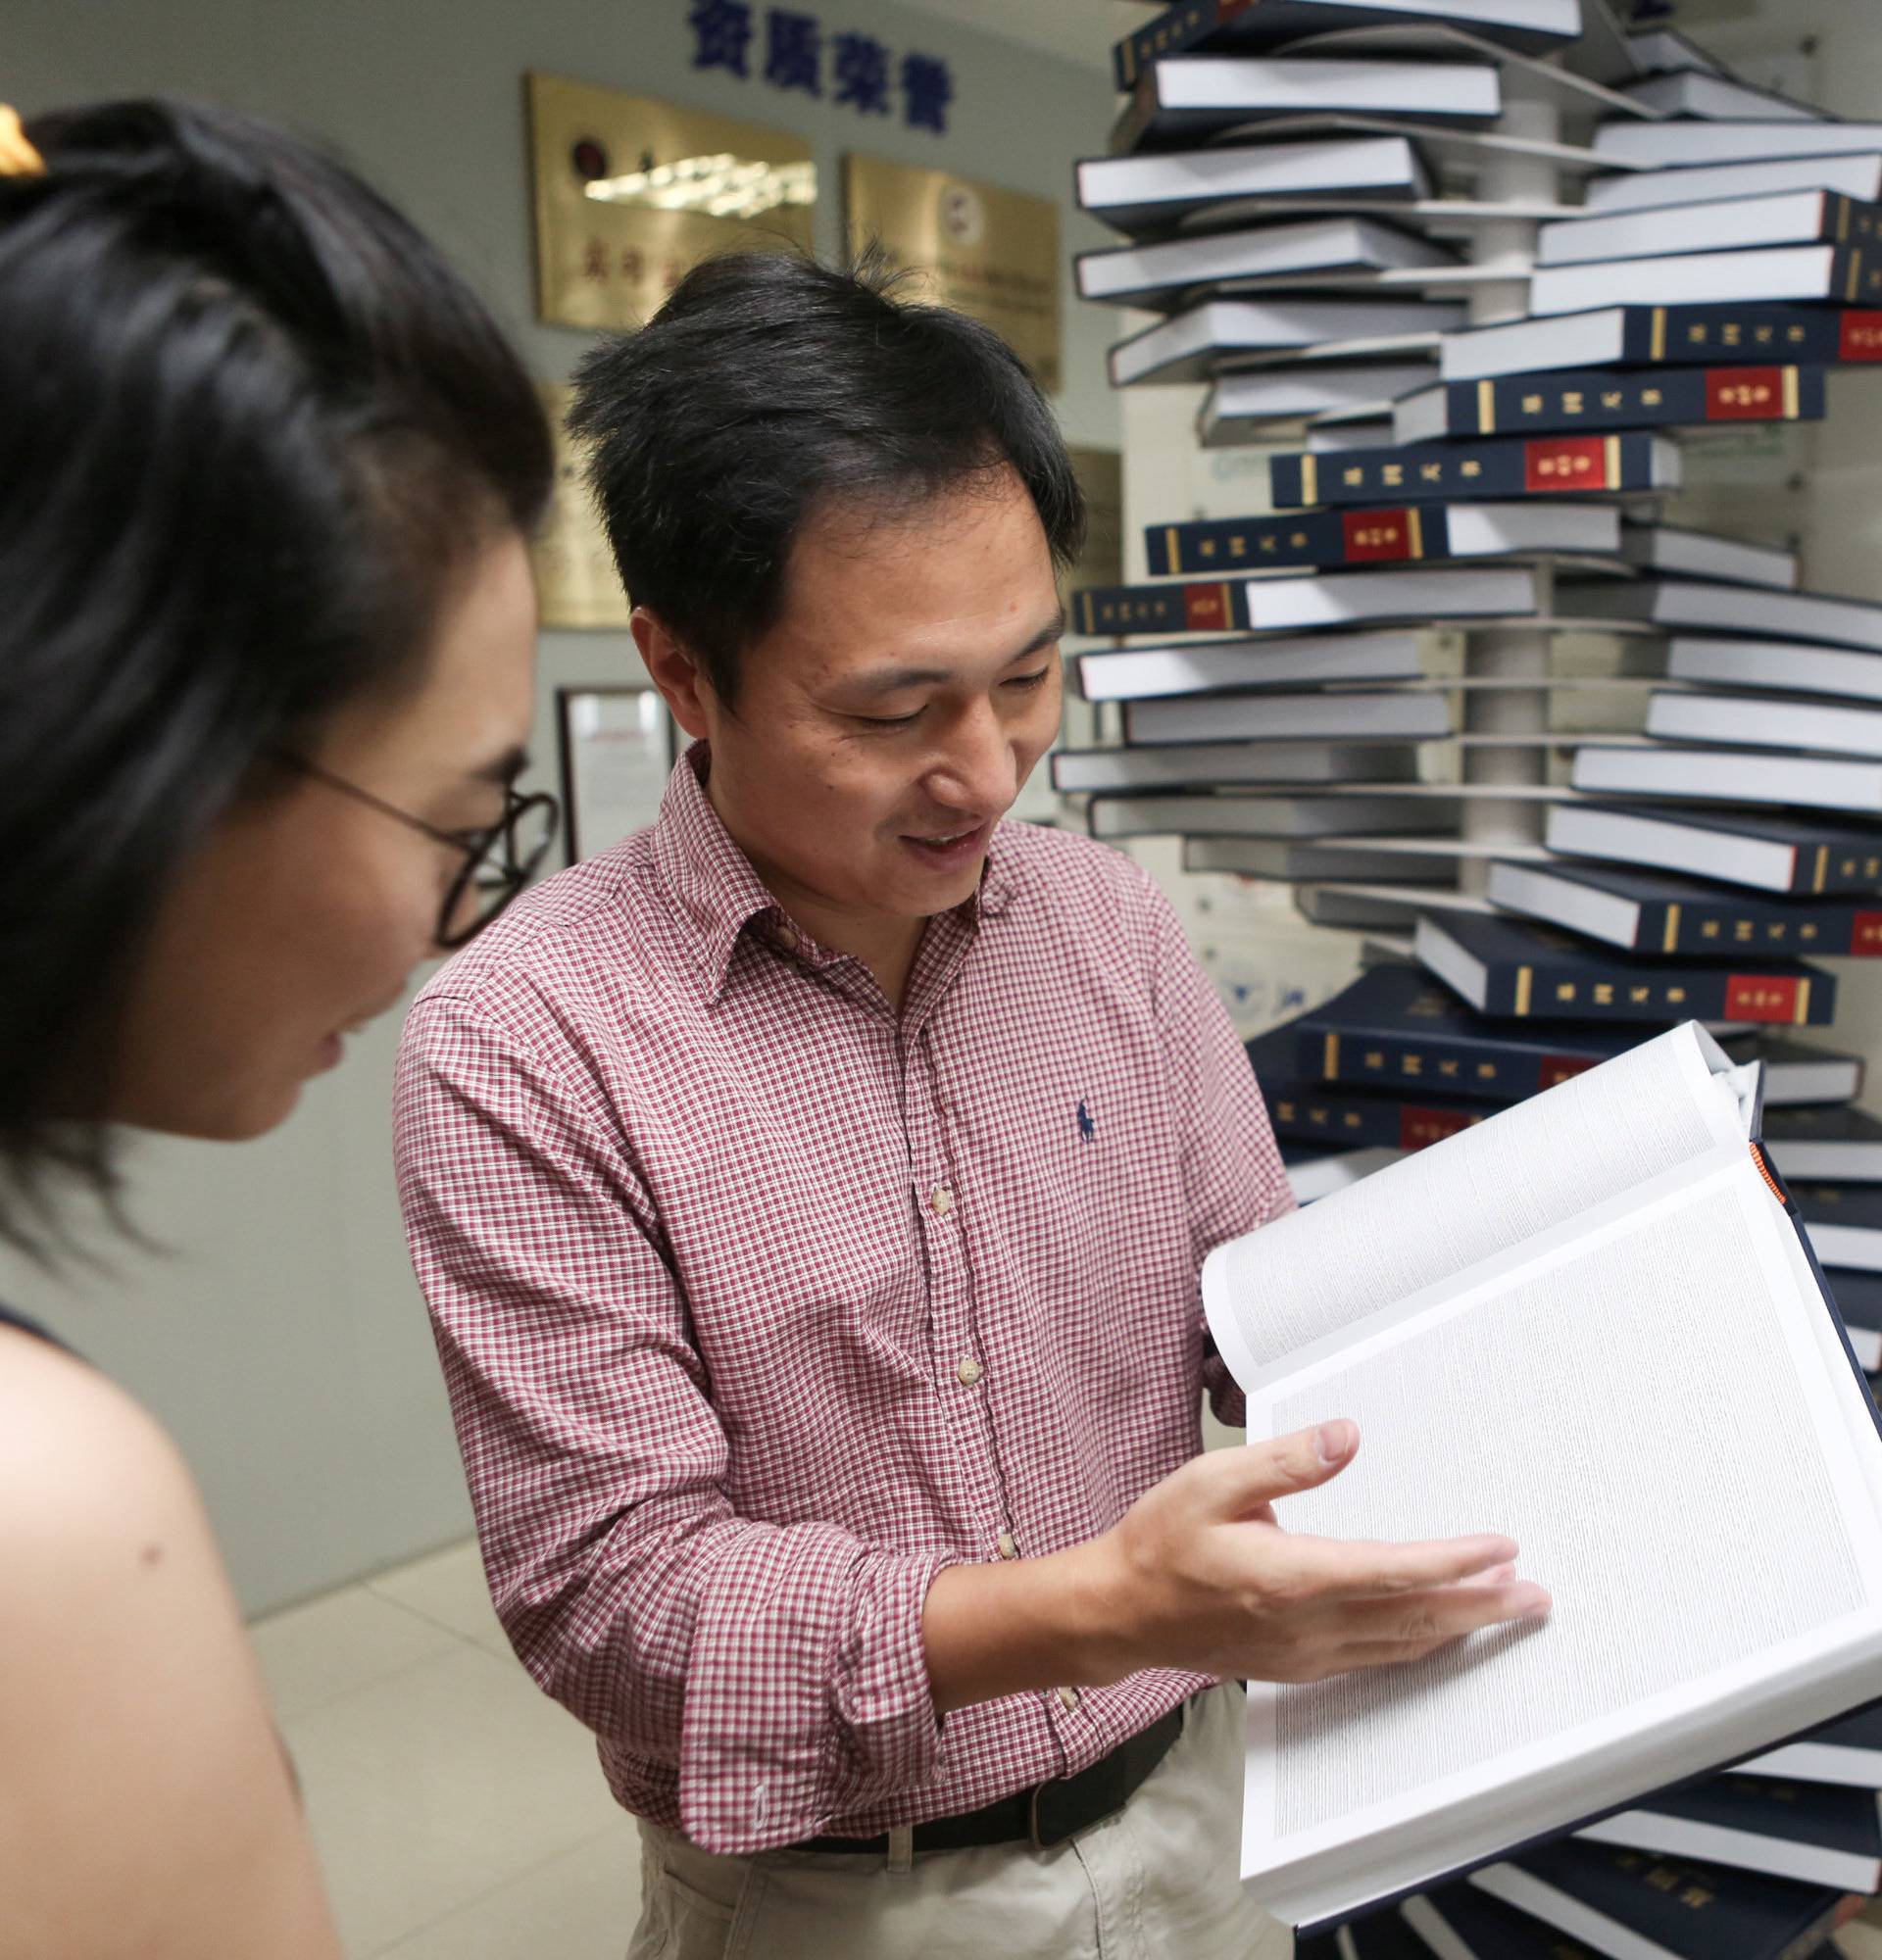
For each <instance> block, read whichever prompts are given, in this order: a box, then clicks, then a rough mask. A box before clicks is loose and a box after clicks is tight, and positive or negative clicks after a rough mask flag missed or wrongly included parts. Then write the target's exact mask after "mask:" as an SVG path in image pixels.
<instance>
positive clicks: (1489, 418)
mask: <svg viewBox="0 0 1882 1960" xmlns="http://www.w3.org/2000/svg"><path fill="white" fill-rule="evenodd" d="M1496 432H1497V384H1496V383H1495V382H1494V381H1479V382H1478V383H1477V433H1478V434H1479V435H1495V434H1496Z"/></svg>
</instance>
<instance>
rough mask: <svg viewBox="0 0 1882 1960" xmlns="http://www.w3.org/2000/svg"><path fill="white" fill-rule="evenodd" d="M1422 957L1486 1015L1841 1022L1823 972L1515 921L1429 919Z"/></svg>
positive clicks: (1421, 934)
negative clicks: (1671, 953)
mask: <svg viewBox="0 0 1882 1960" xmlns="http://www.w3.org/2000/svg"><path fill="white" fill-rule="evenodd" d="M1416 949H1417V956H1418V958H1419V959H1420V960H1421V961H1422V962H1423V964H1424V965H1425V966H1427V967H1428V968H1429V969H1430V970H1431V971H1432V972H1434V973H1435V974H1437V976H1438V977H1439V978H1440V979H1441V980H1443V981H1444V982H1445V984H1446V985H1447V986H1449V987H1451V988H1452V989H1454V990H1455V991H1456V992H1457V993H1458V994H1460V995H1461V996H1462V998H1463V999H1464V1000H1465V1001H1467V1002H1468V1003H1469V1004H1470V1005H1471V1006H1473V1007H1475V1008H1476V1009H1477V1011H1478V1012H1479V1013H1484V1014H1508V1015H1512V1016H1514V1017H1516V1018H1518V1019H1531V1018H1534V1019H1553V1020H1566V1021H1572V1020H1634V1021H1677V1020H1680V1019H1683V1018H1687V1017H1693V1018H1697V1019H1699V1020H1706V1021H1746V1022H1764V1023H1769V1024H1772V1025H1775V1026H1788V1027H1805V1026H1809V1027H1817V1026H1822V1025H1825V1024H1827V1023H1828V1022H1829V1021H1830V1020H1831V1019H1832V1018H1833V1017H1834V1013H1835V1006H1836V982H1835V980H1834V979H1833V978H1832V977H1831V975H1830V974H1829V973H1827V972H1825V971H1824V970H1823V969H1822V968H1820V967H1813V966H1806V965H1803V964H1801V963H1798V962H1791V963H1785V964H1777V963H1765V962H1753V961H1749V960H1748V961H1746V962H1744V963H1743V964H1740V963H1738V962H1736V961H1731V960H1729V959H1720V960H1718V961H1716V962H1711V961H1709V962H1706V963H1700V962H1697V961H1695V962H1692V963H1690V964H1678V965H1674V964H1668V963H1664V962H1661V961H1659V960H1651V959H1638V958H1631V957H1629V956H1626V955H1624V954H1620V953H1613V952H1610V951H1609V950H1607V949H1606V948H1603V947H1590V946H1588V945H1586V944H1584V943H1583V942H1581V941H1578V940H1571V939H1567V938H1565V937H1563V936H1562V935H1561V934H1560V933H1555V932H1550V931H1547V930H1546V929H1544V928H1543V927H1541V926H1536V925H1530V924H1528V923H1526V922H1525V921H1522V920H1518V919H1513V918H1470V917H1465V916H1463V915H1461V914H1458V913H1451V914H1447V915H1446V916H1445V917H1444V918H1443V920H1442V921H1440V920H1439V919H1438V918H1436V917H1426V918H1423V919H1420V920H1419V922H1418V929H1417V935H1416Z"/></svg>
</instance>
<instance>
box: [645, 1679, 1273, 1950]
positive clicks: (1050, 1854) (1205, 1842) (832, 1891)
mask: <svg viewBox="0 0 1882 1960" xmlns="http://www.w3.org/2000/svg"><path fill="white" fill-rule="evenodd" d="M1241 1795H1242V1691H1241V1690H1240V1689H1239V1688H1226V1687H1225V1688H1216V1689H1212V1690H1211V1691H1209V1692H1208V1693H1207V1694H1204V1695H1200V1696H1199V1697H1198V1698H1197V1699H1196V1700H1194V1701H1193V1702H1191V1703H1190V1707H1189V1716H1188V1720H1187V1721H1186V1722H1185V1724H1184V1726H1183V1734H1182V1737H1181V1740H1178V1742H1177V1743H1176V1745H1175V1747H1174V1748H1172V1749H1171V1750H1170V1752H1169V1754H1168V1755H1167V1756H1165V1757H1164V1760H1163V1762H1162V1763H1160V1764H1159V1765H1158V1767H1157V1769H1156V1771H1155V1773H1154V1774H1153V1775H1152V1776H1151V1777H1150V1778H1149V1780H1148V1781H1147V1782H1146V1783H1145V1784H1144V1786H1143V1787H1142V1789H1139V1790H1138V1792H1137V1794H1136V1795H1135V1796H1133V1797H1132V1798H1131V1800H1130V1802H1129V1804H1128V1805H1127V1806H1126V1807H1125V1809H1124V1810H1123V1811H1122V1812H1121V1813H1120V1814H1119V1815H1118V1816H1116V1817H1114V1818H1111V1819H1110V1820H1109V1821H1108V1822H1106V1823H1104V1824H1099V1825H1095V1826H1094V1827H1093V1828H1092V1829H1091V1830H1089V1831H1087V1832H1085V1833H1084V1834H1083V1835H1082V1836H1080V1837H1077V1838H1072V1839H1071V1841H1070V1842H1069V1843H1065V1844H1061V1845H1060V1846H1058V1847H1057V1848H1056V1849H1055V1850H1051V1851H1044V1852H1040V1851H1034V1850H1033V1849H1032V1847H1031V1846H1030V1845H1027V1844H1000V1845H992V1846H988V1847H987V1848H985V1849H981V1850H973V1851H930V1852H924V1853H921V1854H919V1855H917V1856H916V1858H915V1859H914V1860H913V1861H912V1862H911V1863H910V1864H909V1866H908V1868H907V1869H906V1870H901V1871H898V1870H894V1869H891V1861H890V1858H889V1857H888V1856H885V1855H883V1854H881V1853H870V1854H867V1855H861V1854H859V1855H854V1856H852V1855H849V1854H846V1853H836V1852H822V1851H768V1852H765V1853H763V1854H762V1855H760V1856H758V1857H752V1858H722V1857H717V1856H715V1855H714V1854H713V1853H711V1852H709V1851H701V1850H698V1849H696V1848H695V1847H694V1846H693V1845H691V1844H689V1843H688V1842H687V1841H686V1839H685V1838H681V1837H680V1836H678V1834H677V1833H675V1832H671V1831H662V1830H660V1829H658V1828H657V1827H655V1826H653V1825H649V1824H644V1823H643V1824H642V1825H641V1827H640V1831H641V1883H642V1893H641V1899H642V1903H641V1914H640V1924H639V1925H638V1926H637V1927H636V1928H635V1929H634V1937H633V1943H632V1945H631V1946H629V1947H628V1949H627V1960H905V1956H906V1960H916V1956H921V1960H1286V1956H1288V1955H1289V1954H1291V1953H1292V1951H1293V1940H1292V1937H1291V1936H1290V1935H1289V1933H1288V1932H1287V1930H1286V1929H1285V1928H1284V1927H1281V1926H1278V1925H1276V1924H1275V1922H1274V1921H1273V1920H1271V1919H1269V1918H1268V1917H1267V1916H1266V1915H1265V1914H1264V1913H1263V1912H1262V1911H1261V1910H1260V1908H1259V1907H1257V1906H1255V1905H1254V1904H1252V1903H1251V1902H1250V1901H1249V1899H1248V1898H1247V1896H1246V1895H1245V1894H1244V1892H1243V1891H1242V1888H1241V1885H1240V1882H1239V1881H1238V1879H1237V1878H1236V1872H1237V1870H1238V1868H1239V1865H1240V1851H1241V1817H1242V1802H1241Z"/></svg>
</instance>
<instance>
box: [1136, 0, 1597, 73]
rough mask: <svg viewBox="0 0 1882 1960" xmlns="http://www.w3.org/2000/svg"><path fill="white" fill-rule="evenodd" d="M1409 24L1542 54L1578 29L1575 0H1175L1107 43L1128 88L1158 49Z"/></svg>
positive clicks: (1263, 42)
mask: <svg viewBox="0 0 1882 1960" xmlns="http://www.w3.org/2000/svg"><path fill="white" fill-rule="evenodd" d="M1411 24H1423V25H1439V26H1442V25H1451V26H1460V27H1468V28H1469V29H1470V30H1471V32H1472V33H1477V34H1482V35H1485V36H1486V37H1488V38H1493V39H1496V40H1500V41H1503V42H1506V43H1507V44H1508V45H1509V46H1511V47H1514V48H1523V49H1527V50H1530V51H1531V52H1534V53H1542V52H1544V51H1546V50H1547V49H1549V48H1552V47H1565V46H1567V45H1568V44H1569V43H1570V42H1571V41H1573V40H1574V39H1575V38H1576V37H1577V36H1578V35H1579V34H1580V32H1581V9H1580V5H1579V0H1412V4H1410V5H1408V4H1405V0H1387V4H1386V5H1384V6H1373V5H1370V4H1368V0H1177V4H1176V5H1174V6H1170V7H1165V8H1164V9H1163V10H1162V12H1161V13H1158V14H1154V15H1152V17H1151V18H1150V20H1149V21H1148V22H1147V23H1146V24H1145V25H1143V26H1141V27H1138V28H1135V29H1133V30H1132V31H1131V32H1130V33H1128V34H1126V35H1125V36H1124V38H1123V39H1122V40H1120V41H1118V42H1116V43H1115V44H1114V47H1113V49H1112V70H1113V73H1114V76H1115V78H1116V82H1117V86H1118V87H1119V88H1129V87H1130V86H1131V85H1132V84H1133V83H1134V82H1135V81H1136V79H1137V77H1138V76H1139V75H1140V74H1142V73H1143V72H1144V70H1145V69H1147V68H1148V67H1149V66H1150V65H1151V64H1152V63H1153V62H1156V61H1159V60H1161V59H1162V58H1163V57H1164V55H1183V54H1195V53H1199V52H1203V51H1213V50H1215V49H1217V48H1238V49H1240V48H1250V49H1253V48H1264V47H1272V46H1274V45H1276V44H1277V43H1279V42H1282V41H1287V40H1293V39H1297V38H1299V37H1301V36H1303V35H1306V34H1319V33H1327V32H1330V31H1332V30H1333V29H1335V28H1339V27H1403V26H1406V25H1411Z"/></svg>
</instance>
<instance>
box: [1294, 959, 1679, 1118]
mask: <svg viewBox="0 0 1882 1960" xmlns="http://www.w3.org/2000/svg"><path fill="white" fill-rule="evenodd" d="M1291 1025H1292V1026H1293V1028H1294V1030H1295V1048H1294V1074H1295V1076H1296V1077H1297V1078H1298V1079H1300V1080H1302V1081H1310V1082H1311V1081H1320V1082H1332V1083H1348V1084H1353V1085H1363V1086H1371V1087H1381V1088H1386V1089H1390V1090H1393V1091H1395V1092H1399V1093H1410V1094H1412V1095H1427V1094H1428V1095H1436V1096H1440V1097H1446V1098H1453V1097H1462V1098H1466V1099H1468V1100H1469V1101H1472V1102H1476V1101H1483V1102H1486V1103H1517V1102H1520V1101H1521V1100H1522V1099H1523V1098H1524V1097H1525V1096H1535V1095H1538V1094H1539V1093H1540V1092H1541V1091H1543V1090H1545V1089H1553V1088H1554V1087H1555V1085H1556V1084H1557V1083H1558V1082H1566V1081H1567V1080H1568V1078H1569V1077H1570V1076H1571V1075H1579V1074H1581V1073H1582V1071H1583V1070H1584V1069H1589V1068H1594V1067H1596V1066H1597V1065H1598V1064H1600V1063H1601V1062H1604V1061H1606V1060H1607V1059H1608V1058H1609V1057H1610V1055H1614V1054H1620V1052H1621V1051H1622V1050H1623V1049H1626V1048H1631V1047H1633V1046H1634V1045H1635V1044H1636V1043H1637V1042H1641V1041H1647V1040H1650V1039H1651V1038H1652V1037H1653V1036H1654V1035H1656V1034H1659V1033H1661V1032H1663V1029H1664V1024H1663V1023H1659V1024H1656V1023H1649V1024H1647V1025H1645V1026H1642V1027H1638V1028H1634V1027H1623V1028H1616V1027H1611V1026H1610V1027H1603V1026H1600V1025H1596V1026H1593V1027H1586V1026H1576V1025H1574V1024H1572V1023H1568V1024H1564V1025H1562V1026H1560V1027H1559V1028H1552V1029H1551V1030H1550V1031H1549V1033H1548V1034H1547V1036H1543V1035H1540V1034H1538V1033H1536V1032H1534V1031H1532V1030H1531V1029H1529V1028H1526V1027H1523V1026H1521V1025H1517V1026H1515V1027H1511V1026H1509V1025H1507V1024H1504V1023H1499V1022H1497V1021H1494V1020H1491V1019H1489V1018H1488V1017H1487V1016H1484V1015H1481V1014H1477V1013H1473V1012H1472V1011H1471V1010H1470V1009H1469V1008H1468V1007H1466V1006H1465V1005H1463V1004H1462V1003H1461V1001H1460V1000H1459V999H1458V997H1457V996H1456V995H1455V994H1453V993H1451V992H1450V991H1449V989H1447V988H1445V987H1443V986H1442V985H1440V984H1439V983H1438V982H1436V981H1435V980H1433V979H1432V977H1431V976H1430V975H1429V974H1428V973H1426V972H1425V971H1424V969H1423V968H1422V967H1418V966H1375V967H1373V968H1372V970H1371V971H1370V972H1369V973H1362V974H1361V975H1360V977H1359V978H1358V979H1357V980H1355V981H1354V982H1353V983H1352V984H1351V985H1350V986H1348V987H1345V988H1343V989H1342V990H1341V991H1340V992H1339V993H1338V994H1336V995H1335V996H1334V997H1333V998H1332V1000H1330V1001H1327V1002H1325V1003H1323V1004H1322V1005H1320V1006H1318V1007H1315V1008H1312V1009H1311V1010H1310V1011H1309V1012H1308V1013H1306V1014H1303V1015H1302V1016H1301V1017H1300V1018H1299V1019H1298V1020H1296V1021H1294V1022H1293V1023H1291Z"/></svg>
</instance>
